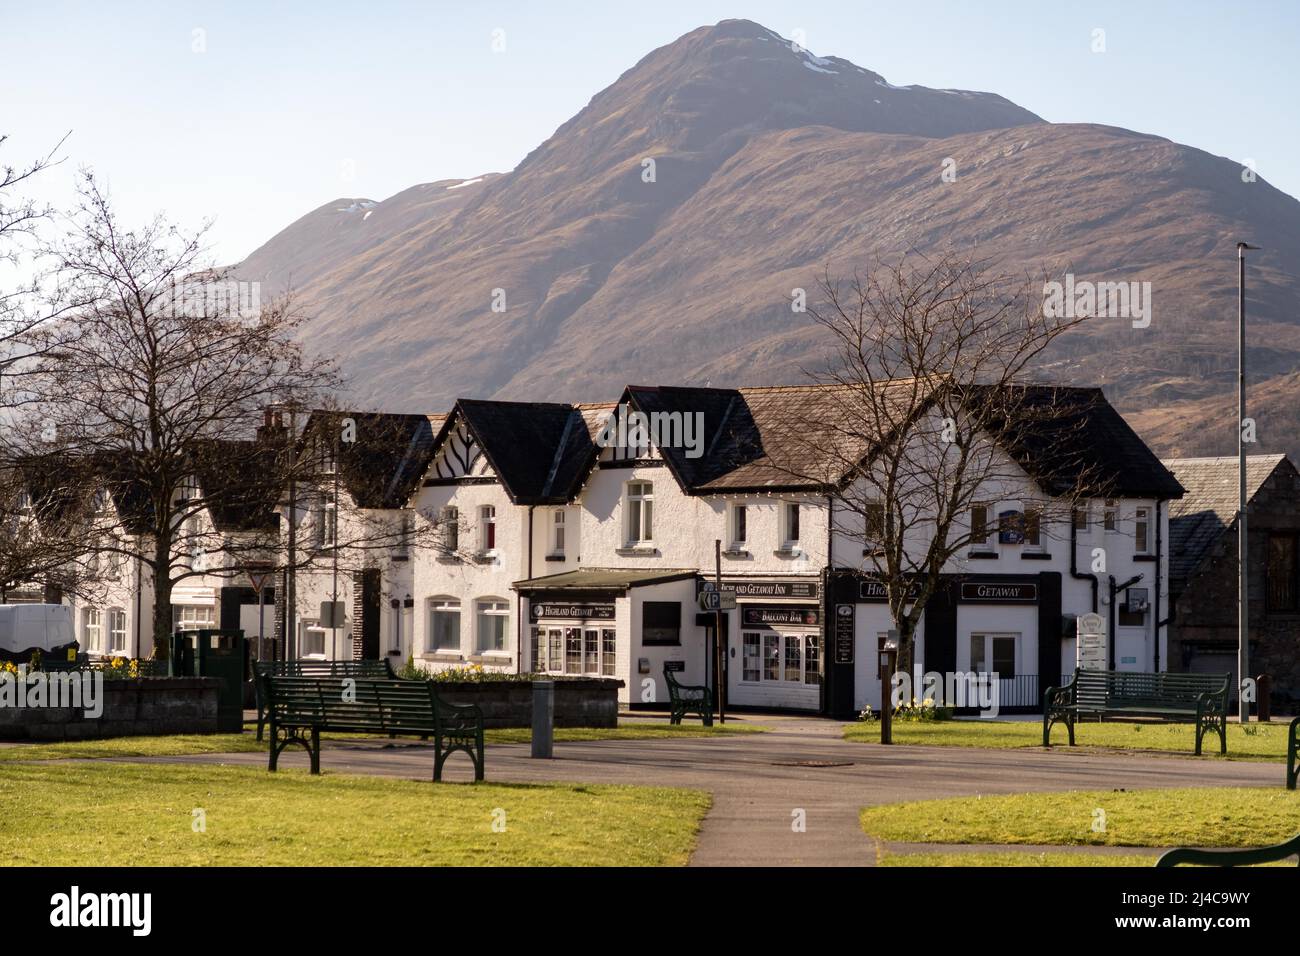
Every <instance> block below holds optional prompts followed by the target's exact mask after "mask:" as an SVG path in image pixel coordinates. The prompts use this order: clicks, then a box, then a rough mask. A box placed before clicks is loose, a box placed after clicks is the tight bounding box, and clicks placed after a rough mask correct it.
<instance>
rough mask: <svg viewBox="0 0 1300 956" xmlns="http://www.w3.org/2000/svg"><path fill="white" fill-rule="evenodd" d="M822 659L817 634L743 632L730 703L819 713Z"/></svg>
mask: <svg viewBox="0 0 1300 956" xmlns="http://www.w3.org/2000/svg"><path fill="white" fill-rule="evenodd" d="M821 657H822V654H821V635H820V633H818V632H817V631H804V630H793V629H792V630H785V629H781V630H776V629H773V628H753V629H747V630H744V631H742V632H741V634H740V666H739V667H734V666H733V667H731V668H729V669H728V690H729V698H730V701H731V702H732V703H733V704H737V705H740V706H749V707H780V708H792V709H797V710H816V709H817V708H818V707H819V706H820V705H821Z"/></svg>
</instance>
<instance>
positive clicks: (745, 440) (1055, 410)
mask: <svg viewBox="0 0 1300 956" xmlns="http://www.w3.org/2000/svg"><path fill="white" fill-rule="evenodd" d="M877 387H879V388H881V389H887V390H890V391H891V392H892V391H893V390H897V392H898V402H899V408H900V412H901V411H905V410H907V409H909V408H917V407H920V406H921V405H922V404H923V402H924V401H926V398H925V396H923V395H918V393H917V390H918V389H921V390H922V391H924V386H921V385H918V383H917V382H916V381H914V380H905V381H904V380H900V381H891V382H885V383H882V384H880V385H879V386H877ZM858 388H859V386H856V385H844V384H834V385H795V386H776V387H768V388H738V389H718V388H683V387H650V386H629V387H628V388H627V389H626V390H625V391H624V393H623V397H622V398H621V399H620V401H619V404H622V403H624V402H626V403H629V404H630V405H631V406H632V407H634V408H635V409H636V410H638V411H641V412H645V413H647V414H650V413H653V412H678V413H681V414H683V415H689V414H695V413H703V416H704V440H703V448H704V454H703V455H702V456H701V457H699V458H690V457H688V455H687V450H686V449H684V448H659V453H660V454H661V455H662V456H663V458H664V460H665V462H666V463H667V465H668V467H669V469H670V470H671V471H672V472H673V475H674V476H675V477H676V478H677V480H678V482H679V483H680V485H681V486H682V488H683V490H685V491H687V492H688V493H690V494H724V493H729V494H737V493H744V492H764V491H767V492H770V491H794V490H804V491H818V490H822V489H825V488H827V487H829V486H833V485H836V484H838V483H840V482H842V481H843V480H844V479H845V477H846V476H847V475H848V474H850V473H851V470H852V469H851V467H850V465H849V463H853V462H859V461H862V460H864V459H866V458H867V457H869V455H870V452H871V441H870V440H869V430H868V429H867V428H865V427H863V426H861V425H858V424H856V423H854V422H851V421H848V419H850V418H851V417H852V416H853V415H854V414H855V411H854V409H855V401H861V400H860V399H856V400H855V398H854V394H855V391H856V390H857V389H858ZM1015 388H1016V389H1017V390H1018V392H1017V394H1016V396H1015V400H1014V401H1013V402H1012V403H1011V405H1012V407H1014V408H1015V409H1016V410H1017V414H1018V415H1019V416H1020V418H1019V419H1018V420H1017V422H1016V427H1015V428H1014V429H1011V430H1008V431H1010V432H1011V433H1013V434H1015V435H1016V440H1015V441H1014V442H1013V443H1012V445H1011V446H1010V447H1008V448H1007V449H1005V450H1006V451H1007V453H1008V454H1010V455H1011V457H1012V458H1013V459H1014V460H1016V461H1017V463H1018V464H1019V465H1020V466H1021V467H1023V468H1024V469H1025V471H1026V472H1027V473H1028V474H1029V475H1031V476H1032V477H1034V478H1035V479H1036V480H1038V481H1039V483H1040V484H1041V485H1043V487H1044V490H1046V491H1047V492H1049V493H1052V494H1063V493H1068V492H1069V491H1071V490H1073V489H1076V488H1080V489H1081V490H1082V491H1083V492H1084V493H1089V492H1093V493H1098V494H1099V493H1101V492H1103V491H1104V492H1105V493H1107V494H1112V495H1118V496H1125V497H1152V498H1176V497H1178V496H1179V495H1181V494H1182V488H1181V487H1180V486H1179V484H1178V482H1177V481H1176V480H1175V479H1174V477H1173V476H1172V475H1170V474H1169V472H1168V470H1167V469H1166V468H1165V467H1164V466H1163V465H1162V464H1161V463H1160V460H1159V459H1158V458H1157V457H1156V456H1155V454H1154V453H1153V452H1152V451H1151V450H1150V449H1149V448H1148V447H1147V446H1146V443H1145V442H1143V441H1142V439H1141V438H1139V437H1138V435H1137V433H1136V432H1134V431H1133V429H1132V428H1130V427H1129V425H1128V423H1127V422H1126V421H1124V419H1123V417H1122V416H1121V415H1120V414H1119V412H1117V411H1116V410H1115V409H1114V407H1113V406H1112V405H1111V404H1110V403H1109V402H1108V401H1106V398H1105V396H1104V395H1103V394H1102V392H1101V389H1096V388H1070V387H1064V386H1049V385H1026V386H1015ZM886 398H887V399H888V394H886ZM986 400H987V396H986V389H985V388H982V387H979V386H976V387H973V388H967V389H965V390H964V392H963V401H965V402H983V401H986ZM900 417H901V415H900ZM814 451H823V452H824V458H825V461H823V462H821V463H818V462H810V461H808V460H807V459H808V457H809V455H810V453H812V452H814Z"/></svg>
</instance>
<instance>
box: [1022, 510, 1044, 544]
mask: <svg viewBox="0 0 1300 956" xmlns="http://www.w3.org/2000/svg"><path fill="white" fill-rule="evenodd" d="M1021 515H1022V519H1021V520H1022V522H1023V526H1022V528H1021V531H1022V533H1023V534H1024V541H1023V543H1022V547H1023V548H1024V549H1025V550H1026V551H1029V552H1032V553H1039V552H1042V551H1044V550H1046V548H1045V547H1044V545H1043V509H1042V508H1040V507H1039V506H1037V505H1028V506H1026V507H1025V508H1024V509H1023V510H1022V511H1021ZM1031 516H1032V517H1033V518H1034V522H1033V523H1034V524H1036V525H1037V526H1038V540H1037V541H1030V540H1029V527H1030V517H1031Z"/></svg>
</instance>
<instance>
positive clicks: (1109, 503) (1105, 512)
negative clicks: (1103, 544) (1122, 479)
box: [1101, 498, 1119, 531]
mask: <svg viewBox="0 0 1300 956" xmlns="http://www.w3.org/2000/svg"><path fill="white" fill-rule="evenodd" d="M1101 528H1102V530H1103V531H1117V530H1119V502H1118V501H1116V500H1115V499H1114V498H1107V499H1106V500H1105V501H1104V502H1103V503H1102V512H1101Z"/></svg>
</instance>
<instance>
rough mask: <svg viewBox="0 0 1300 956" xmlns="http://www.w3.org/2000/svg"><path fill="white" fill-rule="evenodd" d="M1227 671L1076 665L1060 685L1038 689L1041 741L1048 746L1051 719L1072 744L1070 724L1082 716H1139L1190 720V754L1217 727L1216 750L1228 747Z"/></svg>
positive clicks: (1224, 750)
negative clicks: (1161, 671) (1144, 670)
mask: <svg viewBox="0 0 1300 956" xmlns="http://www.w3.org/2000/svg"><path fill="white" fill-rule="evenodd" d="M1230 682H1231V677H1230V676H1229V675H1228V674H1148V673H1141V672H1136V671H1085V670H1076V671H1075V672H1074V677H1073V679H1072V680H1071V681H1070V682H1069V683H1068V684H1066V685H1065V686H1064V687H1049V688H1048V689H1047V692H1046V693H1045V694H1044V695H1043V746H1044V747H1050V746H1051V733H1052V727H1053V725H1055V724H1057V723H1064V724H1065V727H1066V730H1067V732H1068V733H1069V737H1070V746H1071V747H1073V746H1074V725H1075V723H1076V722H1077V721H1079V720H1081V719H1085V718H1088V717H1095V718H1097V719H1098V720H1102V719H1104V718H1106V717H1121V718H1124V717H1144V718H1151V719H1155V720H1163V721H1168V722H1175V723H1191V722H1194V723H1195V724H1196V754H1197V756H1199V755H1200V753H1201V739H1202V738H1203V737H1204V736H1205V734H1206V733H1218V735H1219V753H1225V754H1226V753H1227V752H1228V685H1229V683H1230Z"/></svg>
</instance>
